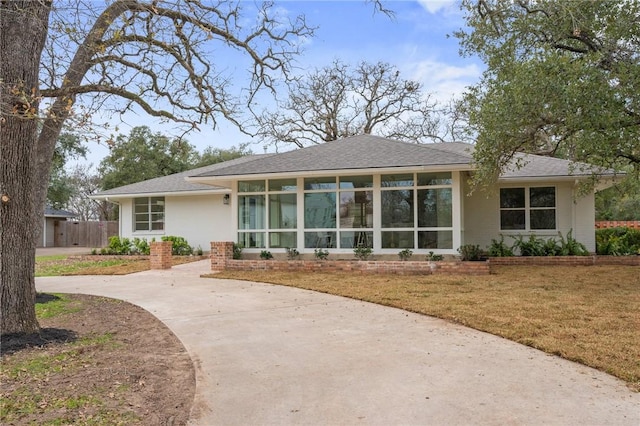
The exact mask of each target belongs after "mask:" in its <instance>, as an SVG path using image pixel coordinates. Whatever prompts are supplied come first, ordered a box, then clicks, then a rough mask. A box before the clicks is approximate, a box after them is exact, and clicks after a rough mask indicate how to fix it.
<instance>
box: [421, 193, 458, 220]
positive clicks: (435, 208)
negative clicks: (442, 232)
mask: <svg viewBox="0 0 640 426" xmlns="http://www.w3.org/2000/svg"><path fill="white" fill-rule="evenodd" d="M451 198H452V196H451V189H449V188H442V189H420V190H418V226H419V227H421V228H435V227H449V226H452V225H451V224H452V207H451Z"/></svg>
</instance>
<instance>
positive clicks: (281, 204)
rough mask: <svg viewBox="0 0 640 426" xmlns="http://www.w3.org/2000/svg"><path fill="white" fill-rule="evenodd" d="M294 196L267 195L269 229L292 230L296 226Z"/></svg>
mask: <svg viewBox="0 0 640 426" xmlns="http://www.w3.org/2000/svg"><path fill="white" fill-rule="evenodd" d="M296 219H297V208H296V194H272V195H269V228H270V229H283V228H285V229H292V228H295V227H296V226H297V222H298V221H297V220H296Z"/></svg>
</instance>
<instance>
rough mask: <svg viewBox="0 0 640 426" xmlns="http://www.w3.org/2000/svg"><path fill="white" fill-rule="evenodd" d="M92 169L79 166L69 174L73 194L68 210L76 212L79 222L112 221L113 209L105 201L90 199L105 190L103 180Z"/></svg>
mask: <svg viewBox="0 0 640 426" xmlns="http://www.w3.org/2000/svg"><path fill="white" fill-rule="evenodd" d="M91 169H92V165H84V166H81V165H77V166H75V167H74V168H73V169H72V170H71V171H70V172H69V173H68V178H69V186H70V187H71V188H72V191H73V192H72V194H71V197H70V199H69V202H68V204H67V206H66V207H67V210H70V211H72V212H74V213H75V214H76V215H77V217H78V219H79V220H110V219H112V216H113V214H112V211H113V207H110V206H111V205H110V204H108V203H106V202H104V201H98V200H92V199H91V198H89V197H90V196H91V195H93V194H95V193H97V192H100V191H102V189H103V187H102V178H101V177H100V176H99V175H98V174H97V173H95V172H92V170H91Z"/></svg>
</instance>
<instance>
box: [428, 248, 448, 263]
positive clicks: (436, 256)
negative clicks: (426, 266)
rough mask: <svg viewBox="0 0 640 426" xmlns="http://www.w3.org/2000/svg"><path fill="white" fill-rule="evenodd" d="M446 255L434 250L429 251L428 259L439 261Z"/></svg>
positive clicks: (429, 260)
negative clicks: (436, 252)
mask: <svg viewBox="0 0 640 426" xmlns="http://www.w3.org/2000/svg"><path fill="white" fill-rule="evenodd" d="M443 259H444V256H443V255H441V254H435V253H433V252H432V251H430V252H429V254H428V255H427V261H428V262H438V261H440V260H443Z"/></svg>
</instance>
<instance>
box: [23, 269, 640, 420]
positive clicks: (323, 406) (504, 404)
mask: <svg viewBox="0 0 640 426" xmlns="http://www.w3.org/2000/svg"><path fill="white" fill-rule="evenodd" d="M207 269H208V262H207V261H202V262H196V263H192V264H187V265H181V266H178V267H174V268H173V269H171V270H170V271H147V272H142V273H137V274H132V275H129V276H125V277H107V276H101V277H98V276H93V277H47V278H37V280H36V286H37V288H38V291H57V292H71V293H86V294H95V295H102V296H108V297H114V298H119V299H124V300H127V301H129V302H132V303H135V304H137V305H139V306H142V307H143V308H145V309H147V310H148V311H150V312H151V313H153V314H154V315H156V316H157V317H158V318H160V319H161V320H162V321H163V322H164V323H165V324H166V325H167V326H168V327H169V328H171V329H172V330H173V332H174V333H175V334H176V335H177V336H178V337H179V338H180V339H181V340H182V342H183V343H184V345H185V347H186V348H187V350H188V351H189V353H190V354H191V357H192V359H193V361H194V364H195V366H196V376H197V385H196V397H195V403H194V406H193V409H192V413H191V423H192V424H194V425H276V424H277V425H285V424H295V425H303V424H304V425H337V424H342V425H344V424H349V425H352V424H361V425H400V424H401V425H441V424H447V425H451V424H478V425H505V424H508V425H520V424H523V425H540V424H553V425H564V424H566V425H605V424H606V425H633V426H638V425H639V424H640V394H638V393H633V392H631V391H630V390H629V389H628V388H627V387H626V386H625V385H624V383H622V382H621V381H619V380H617V379H615V378H613V377H611V376H609V375H607V374H604V373H601V372H599V371H596V370H593V369H591V368H588V367H584V366H582V365H579V364H575V363H573V362H570V361H566V360H563V359H561V358H558V357H554V356H550V355H546V354H544V353H542V352H540V351H537V350H535V349H531V348H529V347H526V346H522V345H519V344H516V343H513V342H510V341H508V340H505V339H501V338H499V337H495V336H492V335H489V334H486V333H482V332H478V331H475V330H471V329H468V328H465V327H461V326H458V325H454V324H450V323H448V322H445V321H442V320H438V319H434V318H430V317H425V316H421V315H417V314H412V313H408V312H404V311H401V310H398V309H393V308H387V307H382V306H377V305H373V304H369V303H363V302H359V301H355V300H350V299H345V298H341V297H336V296H330V295H326V294H321V293H315V292H311V291H306V290H299V289H294V288H288V287H281V286H275V285H268V284H260V283H249V282H242V281H233V280H215V279H203V278H199V277H198V275H199V273H201V272H206V271H207Z"/></svg>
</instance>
